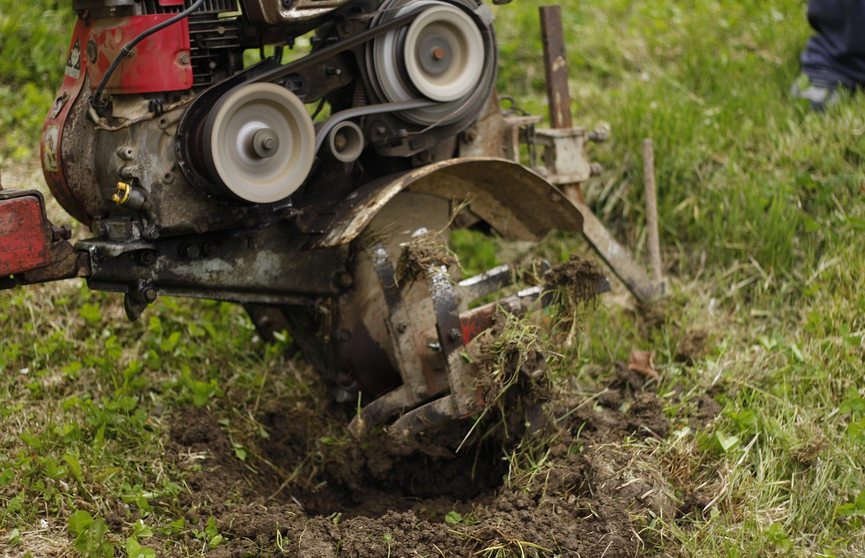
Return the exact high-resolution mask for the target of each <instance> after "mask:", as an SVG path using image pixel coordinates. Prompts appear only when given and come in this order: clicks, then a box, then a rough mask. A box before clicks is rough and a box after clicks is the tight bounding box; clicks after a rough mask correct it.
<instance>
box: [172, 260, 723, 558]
mask: <svg viewBox="0 0 865 558" xmlns="http://www.w3.org/2000/svg"><path fill="white" fill-rule="evenodd" d="M597 273H598V272H597V269H596V268H595V267H593V266H592V265H589V264H588V263H586V262H584V261H581V260H573V261H571V262H569V263H568V264H566V265H565V266H564V267H560V268H557V269H556V270H554V271H553V272H552V273H551V274H548V276H547V277H546V279H547V281H548V282H549V283H551V284H554V285H559V286H566V287H568V288H570V287H569V286H573V285H586V284H594V283H595V281H594V278H595V277H596V274H597ZM592 294H594V293H593V292H591V289H588V290H587V289H586V288H584V289H583V290H579V289H577V290H576V292H574V293H571V294H570V295H567V298H572V301H573V302H574V303H577V304H579V303H580V301H581V300H583V299H588V298H590V297H591V295H592ZM573 299H576V300H573ZM506 321H508V320H504V321H503V322H502V323H499V324H497V325H496V327H494V328H492V329H491V330H490V331H489V332H487V333H486V334H485V335H484V336H482V337H481V338H479V339H478V340H477V343H476V344H473V346H475V347H477V348H476V349H473V351H474V352H473V354H472V358H473V359H474V361H475V362H477V363H479V365H480V366H481V367H483V368H484V369H485V370H486V374H485V375H483V376H484V377H493V378H494V380H491V381H489V382H486V383H482V384H480V385H479V391H480V392H483V394H484V397H485V400H486V401H487V402H488V403H489V408H488V412H487V413H486V414H485V415H484V417H483V420H480V421H479V422H478V423H477V424H476V425H475V426H474V428H472V429H471V436H470V437H468V441H467V442H466V443H464V444H461V442H462V441H463V438H464V436H465V433H466V432H467V431H468V430H469V429H470V427H471V426H472V423H455V424H451V425H447V428H445V429H440V430H439V431H437V432H435V433H432V432H430V433H428V434H427V435H426V436H422V437H419V438H417V439H413V440H411V441H407V442H400V443H397V442H394V441H393V440H392V439H391V438H390V437H389V436H388V433H387V432H386V430H379V431H377V432H373V433H372V434H370V435H368V436H367V437H366V438H364V439H361V440H356V439H353V438H352V437H351V436H350V435H349V434H348V430H347V427H346V425H347V424H348V422H349V421H350V419H351V415H352V410H350V409H345V408H340V407H337V406H336V405H335V404H331V403H328V401H329V398H328V397H327V396H326V395H325V394H324V392H323V390H322V393H313V394H311V395H309V396H308V397H306V398H304V399H303V400H302V401H297V400H280V401H273V402H270V403H266V404H265V405H264V406H263V407H264V408H262V409H259V410H257V411H256V412H255V413H254V415H255V416H252V415H251V416H250V422H251V423H253V424H255V425H256V428H258V429H259V433H258V434H257V435H255V436H247V437H243V436H242V435H241V434H239V433H237V432H235V431H232V430H230V429H229V428H227V424H228V421H226V420H225V419H224V418H223V420H220V418H221V417H218V416H216V415H215V414H213V413H211V412H209V411H207V410H202V409H181V410H177V411H176V412H174V413H173V415H172V417H171V418H170V421H169V422H170V425H171V426H170V433H169V440H168V441H167V443H166V449H167V451H168V453H169V455H170V456H171V460H172V462H173V463H174V465H175V466H176V467H177V468H178V469H180V470H181V471H182V473H183V474H184V476H185V479H186V485H187V487H188V488H189V492H188V495H187V496H185V501H183V502H182V506H183V509H185V510H187V511H186V520H187V526H188V527H189V528H191V529H197V530H198V533H199V537H201V535H200V533H201V532H203V531H204V530H205V529H206V526H207V523H208V521H211V523H212V527H211V530H212V529H213V527H215V528H216V530H217V531H218V533H219V534H220V535H221V537H222V540H221V542H220V543H219V544H218V545H215V547H214V548H212V549H210V550H209V552H208V556H215V557H233V556H238V557H240V556H265V557H267V556H277V555H287V556H300V557H310V558H313V557H314V558H318V557H336V556H346V557H360V558H363V557H376V558H378V557H389V556H394V557H402V556H406V557H409V556H430V557H433V556H445V557H447V556H460V557H462V556H481V557H489V558H493V557H496V558H499V557H501V558H503V557H506V556H535V557H538V556H544V557H553V556H579V557H583V558H588V557H597V558H601V557H603V558H622V557H633V556H638V555H652V554H653V552H652V549H653V540H652V533H653V530H652V529H651V524H652V522H653V521H654V520H656V519H657V518H659V517H661V518H667V519H672V518H677V517H681V516H683V515H686V514H692V513H701V510H702V509H703V508H704V507H705V504H706V502H707V498H708V495H706V494H703V493H701V492H700V490H699V487H694V486H692V485H691V484H689V483H690V482H691V481H690V480H689V479H690V478H691V475H689V474H688V471H684V470H681V465H680V463H684V462H686V460H681V459H679V457H680V456H677V455H676V454H675V451H672V452H670V451H668V453H667V454H665V455H661V454H660V452H659V451H657V448H658V445H657V444H655V443H654V441H655V440H656V439H660V438H663V437H665V436H667V435H668V434H669V431H670V428H671V427H670V420H669V419H670V418H674V419H675V420H676V422H677V424H683V423H685V424H689V425H691V427H692V428H701V427H703V426H705V425H706V424H708V423H709V422H711V421H712V420H713V419H714V418H715V416H716V415H717V414H718V413H719V412H720V405H719V404H718V403H717V402H715V401H714V400H713V399H711V398H710V397H708V396H707V397H704V398H700V399H699V400H696V404H694V403H693V401H695V400H691V401H692V403H691V404H690V406H683V405H678V406H677V405H676V402H675V397H676V396H675V394H672V395H671V394H669V393H668V394H665V399H664V400H662V399H661V398H660V397H659V396H658V395H657V394H656V393H655V391H654V390H655V389H656V388H657V386H658V384H659V378H658V377H657V375H656V374H650V375H647V374H645V373H640V371H639V370H638V368H639V367H637V368H635V367H634V366H632V365H629V364H628V363H625V362H617V363H614V364H613V365H611V366H610V367H609V368H608V369H606V370H604V369H600V368H599V369H597V370H595V371H588V372H587V373H584V374H580V377H579V380H577V379H576V378H573V377H572V378H568V379H560V380H558V381H556V382H553V381H551V380H550V378H549V375H548V374H549V372H548V371H545V366H544V362H545V357H544V352H543V347H542V344H541V343H540V342H539V341H538V339H539V337H537V336H536V335H535V331H534V326H531V325H528V324H527V323H525V322H522V323H520V324H517V327H516V328H514V327H513V326H514V324H511V323H505V322H506ZM705 341H706V336H705V334H704V333H702V332H684V333H683V335H682V343H681V344H680V347H679V348H678V351H677V359H679V360H680V361H682V362H685V363H688V362H689V361H691V359H692V358H693V356H694V355H697V354H700V353H701V351H703V350H704V344H705ZM649 356H650V355H649ZM649 363H650V364H651V359H650V358H649ZM665 405H666V407H667V410H666V411H665ZM686 407H687V408H686ZM691 407H694V408H691ZM670 409H675V411H673V410H670ZM667 413H671V416H670V417H669V418H668V416H667ZM672 415H675V416H672ZM239 436H240V437H241V438H242V439H241V441H242V442H243V444H238V443H237V442H238V439H239V438H238V437H239ZM238 446H240V447H242V453H240V454H239V453H238ZM457 448H459V451H455V450H457ZM240 457H243V458H244V459H241V458H240ZM189 532H192V533H193V535H186V536H187V537H188V540H185V541H179V542H180V544H182V545H183V546H184V547H185V548H195V547H199V548H205V549H207V542H206V540H197V539H193V538H192V537H193V536H194V533H195V532H194V531H190V530H189V529H187V533H189ZM204 539H206V537H204Z"/></svg>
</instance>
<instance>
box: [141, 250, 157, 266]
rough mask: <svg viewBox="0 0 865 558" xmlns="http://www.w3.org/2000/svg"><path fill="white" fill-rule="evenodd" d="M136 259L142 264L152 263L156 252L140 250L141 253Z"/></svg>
mask: <svg viewBox="0 0 865 558" xmlns="http://www.w3.org/2000/svg"><path fill="white" fill-rule="evenodd" d="M138 261H140V262H141V263H143V264H144V265H153V263H154V262H155V261H156V252H153V251H152V250H147V251H145V252H141V254H140V255H139V256H138Z"/></svg>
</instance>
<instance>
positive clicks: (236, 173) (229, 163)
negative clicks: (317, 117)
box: [204, 83, 315, 203]
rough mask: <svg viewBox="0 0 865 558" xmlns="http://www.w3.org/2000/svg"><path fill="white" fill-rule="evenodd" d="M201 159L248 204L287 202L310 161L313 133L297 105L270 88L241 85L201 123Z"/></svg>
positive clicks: (291, 95) (290, 97)
mask: <svg viewBox="0 0 865 558" xmlns="http://www.w3.org/2000/svg"><path fill="white" fill-rule="evenodd" d="M204 140H205V141H204V155H205V162H206V163H207V167H208V170H209V171H210V173H211V175H212V178H213V179H214V180H215V181H216V182H217V183H219V184H220V185H221V186H223V187H224V188H225V190H226V191H227V192H228V193H229V194H231V195H232V196H234V197H236V198H239V199H241V200H244V201H247V202H251V203H272V202H276V201H279V200H282V199H285V198H287V197H288V196H290V195H291V194H293V193H294V192H295V190H297V189H298V188H299V187H300V186H301V185H302V184H303V182H304V181H305V180H306V178H307V176H308V175H309V172H310V170H311V169H312V164H313V160H314V159H315V130H314V128H313V124H312V118H310V116H309V113H308V112H307V111H306V107H304V105H303V102H302V101H301V100H300V99H299V98H298V97H297V96H296V95H295V94H294V93H292V92H291V91H289V90H287V89H285V88H284V87H281V86H279V85H276V84H273V83H254V84H251V85H245V86H242V87H240V88H238V89H236V90H234V91H232V92H230V93H228V95H226V96H225V97H224V98H223V99H222V100H221V101H220V102H219V103H218V104H217V107H216V109H215V110H213V111H212V112H211V113H210V115H209V116H208V118H207V122H206V124H205V128H204Z"/></svg>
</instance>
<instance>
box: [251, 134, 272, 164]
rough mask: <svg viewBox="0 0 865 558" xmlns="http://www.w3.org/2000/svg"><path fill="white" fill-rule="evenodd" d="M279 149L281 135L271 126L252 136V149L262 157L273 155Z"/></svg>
mask: <svg viewBox="0 0 865 558" xmlns="http://www.w3.org/2000/svg"><path fill="white" fill-rule="evenodd" d="M278 149H279V136H277V135H276V132H274V131H273V130H271V129H269V128H263V129H261V130H258V131H257V132H255V134H253V136H252V150H253V151H254V152H255V154H256V155H258V156H259V157H261V158H262V159H266V158H268V157H273V156H274V155H276V152H277V150H278Z"/></svg>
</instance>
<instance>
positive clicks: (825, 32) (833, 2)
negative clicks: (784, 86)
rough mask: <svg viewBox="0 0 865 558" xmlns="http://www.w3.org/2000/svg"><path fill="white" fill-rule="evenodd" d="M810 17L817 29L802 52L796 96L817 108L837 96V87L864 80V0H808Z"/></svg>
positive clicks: (794, 89) (852, 87) (858, 84)
mask: <svg viewBox="0 0 865 558" xmlns="http://www.w3.org/2000/svg"><path fill="white" fill-rule="evenodd" d="M808 21H809V23H810V24H811V27H813V28H814V30H815V31H816V32H817V33H816V34H815V35H814V36H813V37H811V38H810V39H808V43H807V44H806V45H805V50H804V51H803V52H802V55H801V62H802V73H803V76H800V77H799V79H797V80H796V82H795V83H794V84H793V87H792V89H791V93H792V94H793V96H794V97H798V98H802V99H807V100H808V101H810V103H811V107H812V108H814V109H815V110H823V109H825V107H827V106H829V105H831V104H833V103H834V102H835V100H837V88H838V87H839V86H842V87H845V88H846V89H848V90H850V91H854V90H856V89H857V88H858V87H861V86H862V85H863V84H865V0H809V2H808Z"/></svg>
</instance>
